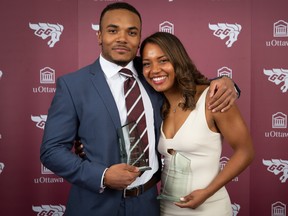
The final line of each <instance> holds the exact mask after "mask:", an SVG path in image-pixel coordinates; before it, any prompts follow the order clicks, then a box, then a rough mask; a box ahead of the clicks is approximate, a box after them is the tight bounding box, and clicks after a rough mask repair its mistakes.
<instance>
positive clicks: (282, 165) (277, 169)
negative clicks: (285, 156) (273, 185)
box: [262, 159, 288, 183]
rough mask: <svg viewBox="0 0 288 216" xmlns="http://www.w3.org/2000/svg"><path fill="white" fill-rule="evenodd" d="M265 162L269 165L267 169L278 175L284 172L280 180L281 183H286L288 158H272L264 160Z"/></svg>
mask: <svg viewBox="0 0 288 216" xmlns="http://www.w3.org/2000/svg"><path fill="white" fill-rule="evenodd" d="M262 162H263V164H264V165H266V166H268V168H267V170H268V171H269V172H272V173H274V174H275V175H278V174H280V173H282V175H281V176H280V178H279V180H280V181H281V183H285V182H286V180H287V179H288V160H281V159H272V160H264V159H263V160H262Z"/></svg>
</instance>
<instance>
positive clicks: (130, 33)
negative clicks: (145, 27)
mask: <svg viewBox="0 0 288 216" xmlns="http://www.w3.org/2000/svg"><path fill="white" fill-rule="evenodd" d="M129 35H131V36H136V35H137V32H129Z"/></svg>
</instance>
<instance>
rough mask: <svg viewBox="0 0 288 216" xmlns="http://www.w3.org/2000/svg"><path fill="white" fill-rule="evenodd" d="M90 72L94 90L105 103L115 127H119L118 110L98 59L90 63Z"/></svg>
mask: <svg viewBox="0 0 288 216" xmlns="http://www.w3.org/2000/svg"><path fill="white" fill-rule="evenodd" d="M90 73H91V74H92V75H93V76H92V78H91V80H92V82H93V84H94V86H95V88H96V91H97V92H98V94H99V95H100V97H101V99H102V102H103V103H104V104H105V106H106V109H107V111H108V112H109V114H110V116H111V119H112V121H113V123H114V125H115V128H116V129H117V128H119V127H121V122H120V116H119V111H118V109H117V105H116V103H115V100H114V97H113V95H112V92H111V90H110V88H109V86H108V83H107V81H106V79H105V76H104V72H103V71H102V69H101V67H100V64H99V59H97V60H96V62H95V63H94V64H92V65H91V70H90Z"/></svg>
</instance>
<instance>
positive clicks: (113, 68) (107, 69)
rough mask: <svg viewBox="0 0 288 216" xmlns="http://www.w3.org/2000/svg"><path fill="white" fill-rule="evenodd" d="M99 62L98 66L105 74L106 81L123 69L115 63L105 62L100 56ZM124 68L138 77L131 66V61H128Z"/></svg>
mask: <svg viewBox="0 0 288 216" xmlns="http://www.w3.org/2000/svg"><path fill="white" fill-rule="evenodd" d="M99 61H100V65H101V68H102V70H103V72H104V74H105V76H106V77H107V79H109V78H111V77H113V76H115V75H116V74H118V72H119V71H120V70H121V69H122V68H123V67H122V66H119V65H117V64H115V63H112V62H110V61H108V60H106V59H105V58H104V57H103V56H102V54H101V55H100V58H99ZM125 68H127V69H129V70H131V71H132V73H133V74H134V76H138V74H137V72H136V70H135V68H134V66H133V61H130V62H129V63H128V64H127V65H126V66H125Z"/></svg>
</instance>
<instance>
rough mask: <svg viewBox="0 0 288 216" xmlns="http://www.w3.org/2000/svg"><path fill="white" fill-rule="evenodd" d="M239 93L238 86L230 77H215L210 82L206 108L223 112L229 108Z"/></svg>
mask: <svg viewBox="0 0 288 216" xmlns="http://www.w3.org/2000/svg"><path fill="white" fill-rule="evenodd" d="M240 93H241V91H240V89H239V87H238V86H237V85H236V84H235V83H234V82H233V80H232V79H230V78H229V77H227V76H222V77H219V78H218V77H217V78H215V79H213V80H212V81H211V83H210V88H209V98H210V100H209V101H208V105H209V107H208V108H209V109H210V110H212V112H218V111H221V112H225V111H227V110H228V109H230V107H231V106H232V104H233V103H234V102H235V100H236V99H237V98H238V97H239V96H240Z"/></svg>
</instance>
